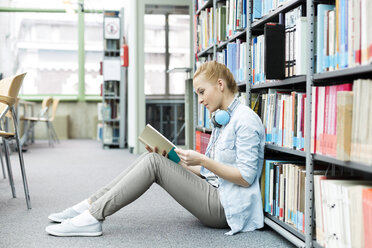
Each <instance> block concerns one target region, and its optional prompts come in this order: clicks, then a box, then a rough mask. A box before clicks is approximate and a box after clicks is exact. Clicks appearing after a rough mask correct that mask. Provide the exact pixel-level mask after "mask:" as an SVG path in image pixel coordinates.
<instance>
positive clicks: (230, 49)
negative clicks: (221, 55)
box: [226, 43, 237, 79]
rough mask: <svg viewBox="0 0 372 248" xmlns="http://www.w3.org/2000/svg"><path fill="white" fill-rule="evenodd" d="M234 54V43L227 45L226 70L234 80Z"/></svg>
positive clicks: (235, 47) (235, 48) (235, 46)
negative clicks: (227, 69)
mask: <svg viewBox="0 0 372 248" xmlns="http://www.w3.org/2000/svg"><path fill="white" fill-rule="evenodd" d="M236 52H237V44H236V43H228V44H227V64H226V66H227V68H229V70H230V71H231V72H232V74H233V75H234V78H235V79H236V75H235V71H236Z"/></svg>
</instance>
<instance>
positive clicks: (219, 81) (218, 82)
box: [217, 79, 225, 92]
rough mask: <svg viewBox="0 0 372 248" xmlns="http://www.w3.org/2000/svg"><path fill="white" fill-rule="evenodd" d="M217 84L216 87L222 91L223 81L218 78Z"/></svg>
mask: <svg viewBox="0 0 372 248" xmlns="http://www.w3.org/2000/svg"><path fill="white" fill-rule="evenodd" d="M217 85H218V88H219V89H220V90H221V92H223V91H224V89H225V82H224V81H223V80H222V79H218V80H217Z"/></svg>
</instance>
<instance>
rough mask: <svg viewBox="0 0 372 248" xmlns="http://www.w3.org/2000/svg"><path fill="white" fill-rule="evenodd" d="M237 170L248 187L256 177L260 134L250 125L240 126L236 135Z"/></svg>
mask: <svg viewBox="0 0 372 248" xmlns="http://www.w3.org/2000/svg"><path fill="white" fill-rule="evenodd" d="M236 136H237V137H236V156H237V168H238V169H239V171H240V174H241V176H242V177H243V179H244V180H245V181H247V182H248V183H249V184H250V185H252V184H253V182H254V179H255V178H256V176H257V170H258V161H259V146H260V134H259V131H258V129H255V128H254V127H252V126H250V125H242V126H240V127H239V129H238V130H237V135H236Z"/></svg>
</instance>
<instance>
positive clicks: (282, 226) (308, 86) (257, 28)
mask: <svg viewBox="0 0 372 248" xmlns="http://www.w3.org/2000/svg"><path fill="white" fill-rule="evenodd" d="M216 2H217V1H216V0H214V1H211V0H210V1H208V2H207V3H206V4H204V5H203V8H207V7H212V6H216ZM314 2H316V3H319V2H320V1H315V0H289V1H287V2H286V3H284V4H283V5H281V6H279V7H278V8H277V9H276V10H274V11H271V12H270V13H269V14H267V15H266V16H264V17H263V18H261V19H259V20H255V21H254V22H251V21H250V20H251V15H252V6H251V5H252V1H249V0H248V1H247V18H248V20H247V28H246V30H244V31H242V32H240V33H237V34H235V35H234V36H232V37H230V38H229V40H227V41H224V42H221V43H220V44H218V45H216V44H214V45H212V46H210V47H208V48H207V49H206V50H204V51H201V52H199V53H198V56H208V55H210V54H213V58H215V53H216V50H218V49H223V48H224V47H226V45H227V44H228V43H229V42H233V41H234V40H236V39H237V38H240V37H242V36H243V35H246V40H247V41H250V40H251V36H252V33H254V34H258V33H263V29H264V25H265V23H268V22H273V21H276V22H277V21H278V20H279V15H280V14H282V13H285V12H287V11H289V10H291V9H294V8H296V7H298V6H299V5H301V4H305V3H306V13H307V18H308V22H307V30H309V31H308V33H309V35H308V36H307V47H308V51H307V52H308V55H309V56H308V57H309V61H308V62H309V66H308V68H307V74H306V75H302V76H295V77H291V78H286V79H284V80H277V81H271V82H268V83H263V84H257V85H253V86H251V84H250V78H251V52H250V45H249V42H247V44H248V45H247V55H248V56H247V75H246V76H247V77H246V78H247V79H248V80H247V82H240V83H239V88H242V87H244V86H245V87H246V88H245V90H246V93H247V103H248V104H250V93H251V91H264V90H267V89H269V88H295V89H299V88H301V89H305V90H306V95H307V98H306V113H305V114H306V125H307V127H311V105H312V102H311V101H312V97H311V94H312V87H313V86H316V85H321V84H326V83H327V84H329V83H332V84H339V83H344V82H345V81H347V82H350V81H351V80H353V79H357V78H371V75H372V65H365V66H357V67H354V68H347V69H341V70H336V71H329V72H324V73H318V74H314V61H315V54H314V51H315V31H316V30H315V20H314V18H315V3H314ZM203 8H201V9H203ZM201 9H200V10H198V12H196V13H197V14H198V13H200V11H201ZM194 104H196V101H195V99H194ZM195 106H197V105H194V109H195V108H196V107H195ZM194 117H195V118H197V116H196V115H195V116H194ZM194 120H196V119H194ZM194 126H195V127H196V122H194ZM195 129H196V130H199V131H203V132H206V131H211V130H207V129H205V128H202V127H196V128H195ZM305 137H308V138H306V139H305V151H300V150H293V149H289V148H284V147H279V146H276V145H272V144H266V145H265V148H266V150H270V151H276V152H280V153H283V154H288V155H293V156H297V157H301V158H302V159H305V161H306V182H305V195H306V197H305V198H306V199H305V233H302V232H300V231H298V230H296V229H295V228H293V227H292V226H290V225H288V224H287V223H284V222H283V221H281V220H279V219H277V218H276V217H273V216H271V215H269V214H265V224H266V225H268V226H270V227H271V228H273V229H274V230H276V231H277V232H278V233H279V234H280V235H282V236H283V237H285V238H286V239H288V240H289V241H290V242H292V243H293V244H295V245H296V246H298V247H307V248H310V247H316V248H321V247H322V246H321V245H320V244H319V243H317V242H316V240H314V238H315V237H314V236H313V231H314V216H313V214H314V209H313V205H314V195H313V192H314V185H313V171H314V163H315V162H322V163H327V164H331V165H334V166H339V167H343V168H349V169H352V170H357V171H360V172H365V173H370V174H371V175H372V166H371V165H367V164H362V163H358V162H353V161H340V160H338V159H336V158H332V157H329V156H324V155H319V154H312V153H311V152H310V143H311V140H310V137H311V128H307V130H306V134H305Z"/></svg>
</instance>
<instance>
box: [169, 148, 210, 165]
mask: <svg viewBox="0 0 372 248" xmlns="http://www.w3.org/2000/svg"><path fill="white" fill-rule="evenodd" d="M174 151H175V152H176V153H177V154H178V156H179V157H180V159H181V161H180V162H179V163H180V164H181V165H185V166H195V165H200V164H201V162H202V160H203V156H204V155H203V154H201V153H199V152H196V151H193V150H183V149H179V148H178V149H174Z"/></svg>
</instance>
